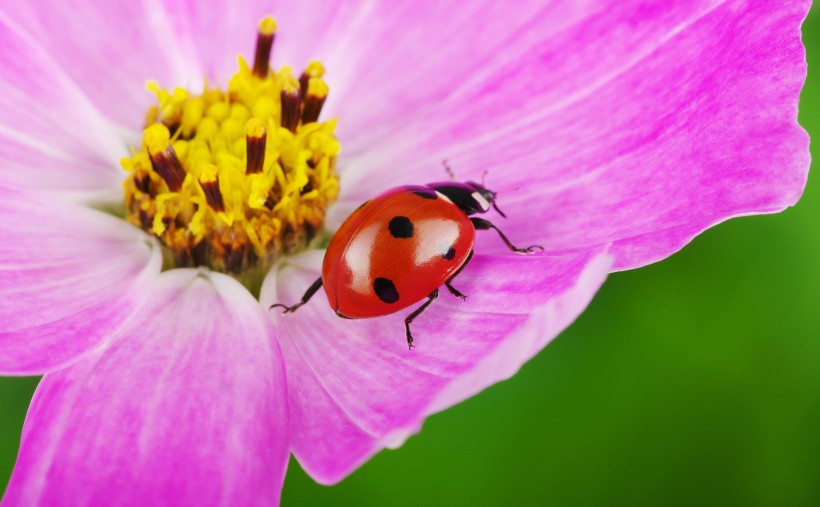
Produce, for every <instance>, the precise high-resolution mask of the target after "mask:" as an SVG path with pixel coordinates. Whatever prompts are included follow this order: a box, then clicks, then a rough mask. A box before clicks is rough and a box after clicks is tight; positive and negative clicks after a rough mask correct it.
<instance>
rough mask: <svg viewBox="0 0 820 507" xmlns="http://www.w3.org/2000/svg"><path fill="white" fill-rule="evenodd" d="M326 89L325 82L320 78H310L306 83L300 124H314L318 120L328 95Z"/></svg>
mask: <svg viewBox="0 0 820 507" xmlns="http://www.w3.org/2000/svg"><path fill="white" fill-rule="evenodd" d="M328 91H329V89H328V87H327V83H325V80H324V79H322V78H320V77H312V78H310V81H308V86H307V94H306V95H305V100H304V104H305V105H304V108H303V109H302V123H303V124H308V123H314V122H316V121H318V120H319V115H320V114H321V113H322V106H324V105H325V99H326V98H327V94H328Z"/></svg>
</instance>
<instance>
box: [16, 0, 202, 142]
mask: <svg viewBox="0 0 820 507" xmlns="http://www.w3.org/2000/svg"><path fill="white" fill-rule="evenodd" d="M0 19H3V20H4V23H3V24H5V25H6V26H7V27H9V28H10V29H12V30H14V31H15V32H20V33H22V34H24V36H25V37H26V38H28V39H30V40H31V42H30V43H29V44H28V46H30V47H31V49H29V50H27V51H26V52H25V53H23V54H22V55H19V56H18V57H8V58H20V59H21V60H22V61H26V60H28V59H30V58H35V59H36V60H40V59H42V58H43V56H40V55H47V57H46V58H48V59H50V60H51V61H50V62H49V63H50V66H53V67H55V69H56V68H58V69H60V70H59V71H58V72H57V77H58V78H59V79H60V81H66V82H72V83H76V87H77V88H78V89H79V90H81V92H82V93H83V94H84V96H85V97H86V99H87V100H90V101H91V102H92V103H93V105H94V106H95V107H96V108H97V109H98V110H99V111H102V113H103V114H104V115H105V117H106V118H109V119H112V120H114V121H115V122H117V123H119V124H120V125H122V126H127V127H130V128H139V127H140V126H141V125H142V123H143V121H144V118H145V112H146V111H147V107H148V105H149V104H150V103H151V95H150V94H149V93H148V92H147V91H146V90H145V83H146V81H147V80H149V79H156V80H158V81H160V82H161V83H163V84H166V85H169V86H173V85H179V86H184V85H186V84H188V82H189V81H191V80H192V79H193V78H196V80H197V82H198V83H201V82H202V77H203V76H201V75H198V74H201V72H200V71H199V70H198V69H194V68H192V65H191V64H192V59H191V58H189V57H188V55H187V54H186V52H185V49H186V48H185V47H184V46H181V45H180V44H179V43H178V41H177V36H176V33H175V32H174V27H173V26H172V25H171V23H170V21H169V19H168V16H167V13H166V10H165V8H164V6H163V3H162V2H159V1H146V2H83V3H80V4H68V3H66V2H60V1H59V0H39V1H37V2H16V3H14V4H7V5H6V6H4V7H3V8H2V9H0ZM18 71H19V70H15V72H18ZM46 86H51V87H53V88H54V90H53V91H52V92H51V94H56V95H66V93H65V91H64V90H63V89H62V87H59V86H54V83H53V82H51V81H49V80H47V81H44V82H43V83H42V84H41V85H40V87H41V88H42V87H46ZM29 96H30V97H33V98H36V97H38V96H39V94H38V95H34V94H32V95H29ZM62 111H63V110H57V111H56V112H62Z"/></svg>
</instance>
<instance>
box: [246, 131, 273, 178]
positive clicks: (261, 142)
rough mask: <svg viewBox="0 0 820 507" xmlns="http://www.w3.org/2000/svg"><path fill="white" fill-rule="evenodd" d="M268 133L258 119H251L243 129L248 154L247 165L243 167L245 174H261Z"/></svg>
mask: <svg viewBox="0 0 820 507" xmlns="http://www.w3.org/2000/svg"><path fill="white" fill-rule="evenodd" d="M267 139H268V133H267V131H266V130H265V124H264V123H262V120H260V119H259V118H251V119H250V120H248V125H247V126H246V127H245V144H246V152H247V154H248V157H247V158H248V163H247V164H246V166H245V174H254V173H260V172H262V169H263V167H264V165H265V143H266V141H267Z"/></svg>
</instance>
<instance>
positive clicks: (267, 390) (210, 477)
mask: <svg viewBox="0 0 820 507" xmlns="http://www.w3.org/2000/svg"><path fill="white" fill-rule="evenodd" d="M272 344H273V341H272V340H271V338H270V327H269V325H268V324H267V323H266V318H265V316H264V314H263V312H262V310H261V309H260V308H259V306H258V304H257V303H256V302H255V301H254V299H253V298H252V297H251V295H250V294H249V293H248V292H247V290H245V289H244V288H243V287H242V286H241V285H239V284H238V283H237V282H236V281H235V280H233V279H231V278H228V277H226V276H223V275H216V274H208V273H207V272H204V271H197V270H173V271H169V272H167V273H164V274H163V275H162V277H161V278H160V279H159V281H158V283H157V285H156V287H155V289H154V291H153V293H152V297H151V299H150V301H149V302H148V304H147V305H145V306H144V307H143V308H142V310H141V311H140V314H139V315H138V316H137V317H136V318H135V319H133V320H131V322H130V324H129V325H128V326H127V327H126V328H125V329H123V331H122V332H121V333H120V335H119V336H118V337H117V339H116V340H114V341H113V342H112V343H110V344H109V345H107V346H106V347H105V348H103V349H101V350H99V351H98V352H95V353H94V354H93V355H92V356H89V357H88V358H87V359H85V360H83V361H81V362H79V363H77V364H75V365H73V366H72V367H71V368H68V369H65V370H61V371H59V372H56V373H52V374H48V375H46V376H45V377H44V378H43V380H42V382H41V384H40V386H39V387H38V389H37V393H36V394H35V397H34V401H33V402H32V406H31V409H30V410H29V414H28V417H27V419H26V425H25V428H24V431H23V437H22V444H21V448H20V457H19V459H18V462H17V465H16V466H15V469H14V472H13V474H12V477H11V481H10V483H9V486H8V490H7V491H6V497H5V499H4V503H3V505H26V506H33V505H123V506H125V505H135V506H136V505H276V504H278V501H279V494H280V492H281V488H282V482H283V480H284V476H285V471H286V467H287V459H288V439H287V424H288V423H287V407H286V401H285V395H286V393H285V378H284V367H283V365H282V358H281V353H280V352H279V350H278V347H276V345H272Z"/></svg>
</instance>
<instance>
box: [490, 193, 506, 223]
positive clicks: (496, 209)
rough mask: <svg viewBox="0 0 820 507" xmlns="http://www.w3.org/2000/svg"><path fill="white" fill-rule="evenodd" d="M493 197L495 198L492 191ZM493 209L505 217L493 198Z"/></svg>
mask: <svg viewBox="0 0 820 507" xmlns="http://www.w3.org/2000/svg"><path fill="white" fill-rule="evenodd" d="M493 198H495V193H493ZM493 209H494V210H495V211H496V212H498V214H499V215H501V216H502V217H504V218H507V215H505V214H504V212H503V211H501V210H500V209H498V205H497V204H496V203H495V199H493Z"/></svg>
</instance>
